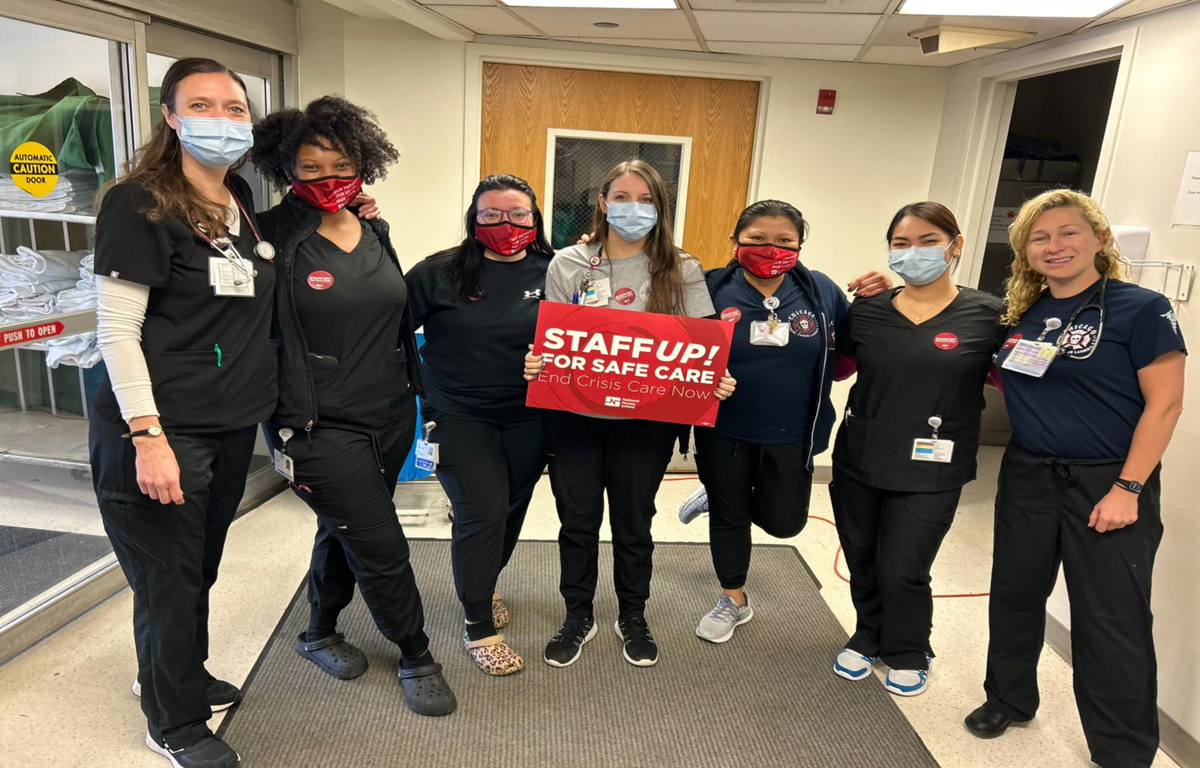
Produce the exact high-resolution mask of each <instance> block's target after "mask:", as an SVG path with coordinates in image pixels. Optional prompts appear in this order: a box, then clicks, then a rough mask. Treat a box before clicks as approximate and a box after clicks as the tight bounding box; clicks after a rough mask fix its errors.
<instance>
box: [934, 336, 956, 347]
mask: <svg viewBox="0 0 1200 768" xmlns="http://www.w3.org/2000/svg"><path fill="white" fill-rule="evenodd" d="M933 346H935V347H937V348H938V349H954V348H955V347H957V346H958V337H957V336H955V335H954V334H953V333H939V334H938V335H937V336H934V337H933Z"/></svg>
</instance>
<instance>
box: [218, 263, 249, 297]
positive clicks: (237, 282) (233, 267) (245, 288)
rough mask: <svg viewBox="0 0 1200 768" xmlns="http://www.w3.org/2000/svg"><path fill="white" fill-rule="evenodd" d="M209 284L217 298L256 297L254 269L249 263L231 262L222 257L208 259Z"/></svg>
mask: <svg viewBox="0 0 1200 768" xmlns="http://www.w3.org/2000/svg"><path fill="white" fill-rule="evenodd" d="M208 284H209V285H211V286H212V289H213V295H215V296H241V297H246V298H253V297H254V268H253V267H252V266H251V264H250V263H249V262H245V263H237V264H235V263H234V262H231V261H230V260H229V259H226V258H224V257H222V256H210V257H209V258H208Z"/></svg>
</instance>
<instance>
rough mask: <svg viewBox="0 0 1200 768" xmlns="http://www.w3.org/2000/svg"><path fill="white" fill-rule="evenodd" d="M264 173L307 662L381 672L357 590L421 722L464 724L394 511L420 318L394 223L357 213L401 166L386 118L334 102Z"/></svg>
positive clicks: (295, 134) (291, 124) (287, 129)
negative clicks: (277, 192) (364, 637)
mask: <svg viewBox="0 0 1200 768" xmlns="http://www.w3.org/2000/svg"><path fill="white" fill-rule="evenodd" d="M254 133H255V146H254V150H253V153H252V157H253V160H254V163H255V165H256V166H257V167H258V169H259V171H260V172H261V173H262V174H263V175H264V176H265V177H267V178H269V179H270V180H271V181H272V182H274V184H275V185H276V186H277V187H279V188H280V189H288V190H290V191H289V193H288V195H287V197H285V198H284V200H283V202H281V203H280V204H279V205H277V206H275V207H274V208H273V209H271V210H270V211H269V212H267V213H264V214H263V215H262V226H263V232H264V233H265V234H266V236H267V237H270V238H272V239H273V240H274V241H275V242H276V243H278V245H279V251H280V258H279V262H280V280H279V287H278V310H279V311H278V327H279V331H280V339H281V342H282V345H281V354H280V356H279V366H280V367H279V370H280V392H279V404H278V406H277V407H276V408H275V412H274V414H273V415H272V416H271V418H270V423H269V424H268V425H267V434H268V436H269V438H270V440H271V443H272V447H273V448H274V450H275V453H276V469H277V470H279V471H280V472H281V473H282V474H283V475H284V476H285V477H287V479H288V480H289V481H291V485H292V488H293V490H294V491H295V493H296V495H297V496H299V497H300V498H301V499H302V500H303V501H304V502H305V503H306V504H308V505H309V507H310V508H312V510H313V512H314V513H316V515H317V520H318V525H317V535H316V540H315V541H314V543H313V552H312V562H311V567H310V569H309V581H308V598H309V603H310V604H311V606H312V610H311V612H310V616H309V625H308V629H307V630H306V631H305V632H303V633H302V634H301V635H300V636H299V637H298V638H297V639H296V642H295V649H296V652H297V653H299V654H300V655H301V656H303V657H304V658H306V659H309V660H310V661H312V662H313V663H314V664H316V665H317V666H318V667H320V668H321V669H322V670H323V671H325V672H326V673H328V674H330V675H332V676H334V677H336V678H339V679H351V678H354V677H357V676H359V675H361V674H362V673H363V672H365V671H366V669H367V658H366V656H365V655H364V654H363V652H362V651H361V650H359V649H358V648H356V647H355V646H354V645H352V644H351V643H350V642H349V641H348V640H346V638H345V636H344V635H342V634H341V633H339V632H338V631H337V620H338V615H339V614H340V613H341V611H342V610H343V609H344V608H345V607H346V606H347V605H349V604H350V601H351V599H352V598H353V596H354V585H355V584H356V583H357V584H358V588H359V590H360V591H361V592H362V595H363V599H364V601H365V602H366V604H367V607H368V608H369V609H370V611H371V615H372V617H373V618H374V619H375V623H376V625H377V626H378V627H379V630H380V632H382V633H383V635H384V636H385V637H387V638H388V639H389V640H391V641H392V642H393V643H395V644H396V646H397V647H398V649H399V651H400V663H399V665H398V675H399V678H400V683H401V686H402V688H403V691H404V702H405V704H406V705H407V706H408V708H409V709H410V710H412V711H413V712H415V713H417V714H420V715H447V714H450V713H451V712H453V711H454V709H455V707H456V700H455V697H454V693H453V692H452V691H451V690H450V687H449V686H448V685H447V684H446V681H445V679H444V678H443V676H442V667H441V665H440V664H438V663H437V662H435V661H434V659H433V656H432V655H431V654H430V652H429V638H428V637H427V636H426V634H425V631H424V623H425V617H424V612H423V610H422V605H421V596H420V594H419V593H418V591H417V584H416V578H415V576H414V575H413V570H412V565H411V564H410V563H409V549H408V541H407V540H406V539H405V536H404V531H403V529H402V528H401V526H400V521H399V519H398V518H397V516H396V506H395V503H394V502H393V500H392V496H393V494H394V493H395V490H396V482H397V480H398V479H399V476H400V468H401V466H402V465H403V463H404V459H405V458H406V457H407V456H408V452H409V450H410V449H411V448H412V444H413V436H414V433H415V430H416V397H415V391H414V390H415V387H414V385H417V386H419V385H420V382H421V378H420V369H419V367H418V366H417V348H416V340H415V338H414V335H413V330H414V325H413V322H412V312H411V310H410V308H409V306H408V302H407V298H408V292H407V289H406V287H405V282H404V273H403V271H402V270H401V268H400V261H399V257H398V256H397V254H396V250H395V249H394V248H393V247H392V241H391V237H390V230H389V228H388V225H387V224H386V223H385V222H384V221H383V220H382V219H373V220H371V221H360V219H359V218H358V217H357V216H356V215H355V214H354V213H353V212H352V211H351V210H350V209H348V208H347V207H346V206H347V205H348V204H350V203H352V202H353V201H354V199H355V198H356V196H357V195H358V194H359V192H360V190H361V189H362V185H363V184H364V183H366V184H370V183H372V182H374V181H376V180H379V179H383V178H384V177H385V176H386V175H387V166H388V165H390V164H392V163H394V162H395V161H396V160H397V159H398V158H399V155H398V154H397V152H396V149H395V147H393V146H392V144H391V142H390V141H388V138H387V136H386V135H385V134H384V132H383V130H382V129H381V128H380V127H379V125H378V123H377V122H376V120H375V117H374V115H372V114H371V113H370V112H368V111H366V110H365V109H363V108H362V107H359V106H356V105H354V104H351V103H350V102H348V101H346V100H345V99H342V98H339V97H336V96H325V97H323V98H320V99H317V100H316V101H313V102H312V103H311V104H309V105H308V106H307V107H306V108H305V109H304V110H303V111H301V110H297V109H289V110H284V111H282V112H276V113H275V114H273V115H270V116H269V117H267V118H266V119H265V120H263V121H262V122H261V123H259V125H258V126H256V127H255V132H254Z"/></svg>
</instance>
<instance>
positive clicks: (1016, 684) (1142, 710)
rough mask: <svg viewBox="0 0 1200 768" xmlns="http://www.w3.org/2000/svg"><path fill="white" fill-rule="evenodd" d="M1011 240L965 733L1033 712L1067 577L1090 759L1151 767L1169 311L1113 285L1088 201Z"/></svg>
mask: <svg viewBox="0 0 1200 768" xmlns="http://www.w3.org/2000/svg"><path fill="white" fill-rule="evenodd" d="M1009 240H1010V242H1011V244H1012V249H1013V264H1012V273H1013V277H1012V279H1011V280H1009V283H1008V312H1007V314H1006V315H1005V317H1004V320H1005V323H1006V324H1007V325H1008V326H1010V327H1011V330H1012V334H1011V335H1010V336H1009V338H1008V341H1007V342H1006V343H1005V345H1004V351H1002V352H1001V353H1000V356H999V360H998V362H999V369H1000V374H1001V380H1002V382H1003V385H1004V392H1005V400H1006V402H1007V405H1008V413H1009V416H1010V419H1011V422H1012V442H1010V443H1009V446H1008V449H1007V451H1005V454H1004V460H1003V463H1002V464H1001V466H1000V483H999V491H998V494H997V498H996V532H995V542H994V545H993V563H992V586H991V601H990V602H989V605H988V614H989V626H990V633H991V642H990V644H989V646H988V663H987V678H986V680H985V682H984V691H985V692H986V694H987V701H986V703H984V704H983V705H982V706H981V707H979V708H978V709H976V710H975V711H974V712H972V713H971V714H970V715H968V716H967V718H966V726H967V729H968V730H969V731H970V732H971V733H973V734H974V735H976V736H979V737H980V738H992V737H995V736H999V735H1000V734H1001V733H1003V732H1004V730H1005V729H1006V728H1007V727H1008V725H1009V723H1010V722H1013V721H1016V722H1025V721H1028V720H1031V719H1032V718H1033V717H1034V715H1035V714H1036V713H1037V708H1038V686H1037V664H1038V656H1039V655H1040V654H1041V650H1042V644H1043V640H1044V630H1045V617H1046V599H1047V597H1049V595H1050V592H1051V590H1052V589H1053V588H1054V583H1055V581H1056V579H1057V576H1058V569H1059V565H1060V564H1061V565H1062V569H1063V574H1064V576H1065V577H1066V583H1067V592H1068V594H1069V595H1070V598H1071V652H1072V665H1073V667H1074V675H1075V701H1076V703H1077V705H1078V706H1079V719H1080V720H1081V722H1082V724H1083V732H1084V735H1085V736H1086V738H1087V742H1088V748H1089V750H1090V751H1091V757H1092V760H1093V761H1094V762H1096V763H1097V764H1099V765H1101V766H1104V768H1133V767H1134V766H1137V767H1142V766H1148V765H1150V763H1151V762H1152V761H1153V760H1154V754H1155V752H1156V750H1157V749H1158V711H1157V705H1156V698H1157V691H1158V689H1157V666H1156V662H1155V657H1154V636H1153V632H1152V622H1153V617H1152V616H1151V612H1150V582H1151V575H1152V572H1153V569H1154V555H1155V552H1156V551H1157V550H1158V544H1159V542H1160V540H1161V539H1162V534H1163V526H1162V520H1161V518H1160V516H1159V494H1160V477H1159V475H1160V471H1161V464H1160V463H1159V462H1160V460H1161V459H1162V456H1163V453H1164V452H1165V451H1166V449H1167V445H1168V444H1169V443H1170V441H1171V435H1172V433H1173V431H1174V429H1175V425H1176V423H1177V421H1178V419H1179V414H1180V412H1181V411H1182V408H1183V383H1184V360H1185V356H1186V354H1187V350H1186V347H1185V345H1184V341H1183V336H1182V334H1180V332H1179V323H1178V321H1177V319H1176V317H1175V312H1174V310H1173V309H1172V308H1171V305H1170V302H1168V301H1167V299H1166V298H1165V297H1164V296H1162V295H1161V294H1159V293H1155V292H1154V291H1150V290H1146V289H1144V288H1140V287H1138V286H1136V285H1133V284H1131V283H1127V282H1124V281H1122V280H1121V279H1120V277H1121V274H1122V272H1123V269H1122V265H1121V263H1120V255H1119V253H1118V251H1117V248H1116V244H1115V242H1114V240H1113V234H1112V230H1111V228H1110V227H1109V225H1108V220H1107V219H1106V218H1105V216H1104V214H1103V212H1101V210H1100V208H1099V207H1098V206H1097V205H1096V203H1095V201H1094V200H1092V199H1091V198H1090V197H1088V196H1086V195H1084V194H1082V193H1079V192H1072V191H1069V190H1056V191H1052V192H1047V193H1044V194H1042V195H1039V196H1038V197H1035V198H1034V199H1032V200H1030V201H1028V202H1027V203H1025V205H1024V206H1023V207H1022V208H1021V212H1020V214H1019V215H1018V216H1017V219H1016V221H1015V222H1014V223H1013V225H1012V228H1011V229H1010V230H1009Z"/></svg>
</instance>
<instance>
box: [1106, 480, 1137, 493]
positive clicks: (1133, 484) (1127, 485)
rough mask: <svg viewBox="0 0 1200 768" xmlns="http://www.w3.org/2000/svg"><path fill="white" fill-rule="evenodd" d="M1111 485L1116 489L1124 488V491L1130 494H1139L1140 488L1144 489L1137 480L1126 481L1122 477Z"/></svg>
mask: <svg viewBox="0 0 1200 768" xmlns="http://www.w3.org/2000/svg"><path fill="white" fill-rule="evenodd" d="M1113 485H1115V486H1117V487H1118V488H1124V489H1125V490H1127V491H1129V492H1130V493H1141V492H1142V488H1144V487H1145V486H1144V485H1142V484H1141V483H1139V482H1138V481H1137V480H1126V479H1125V478H1123V477H1118V478H1117V480H1116V482H1115V483H1113Z"/></svg>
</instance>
